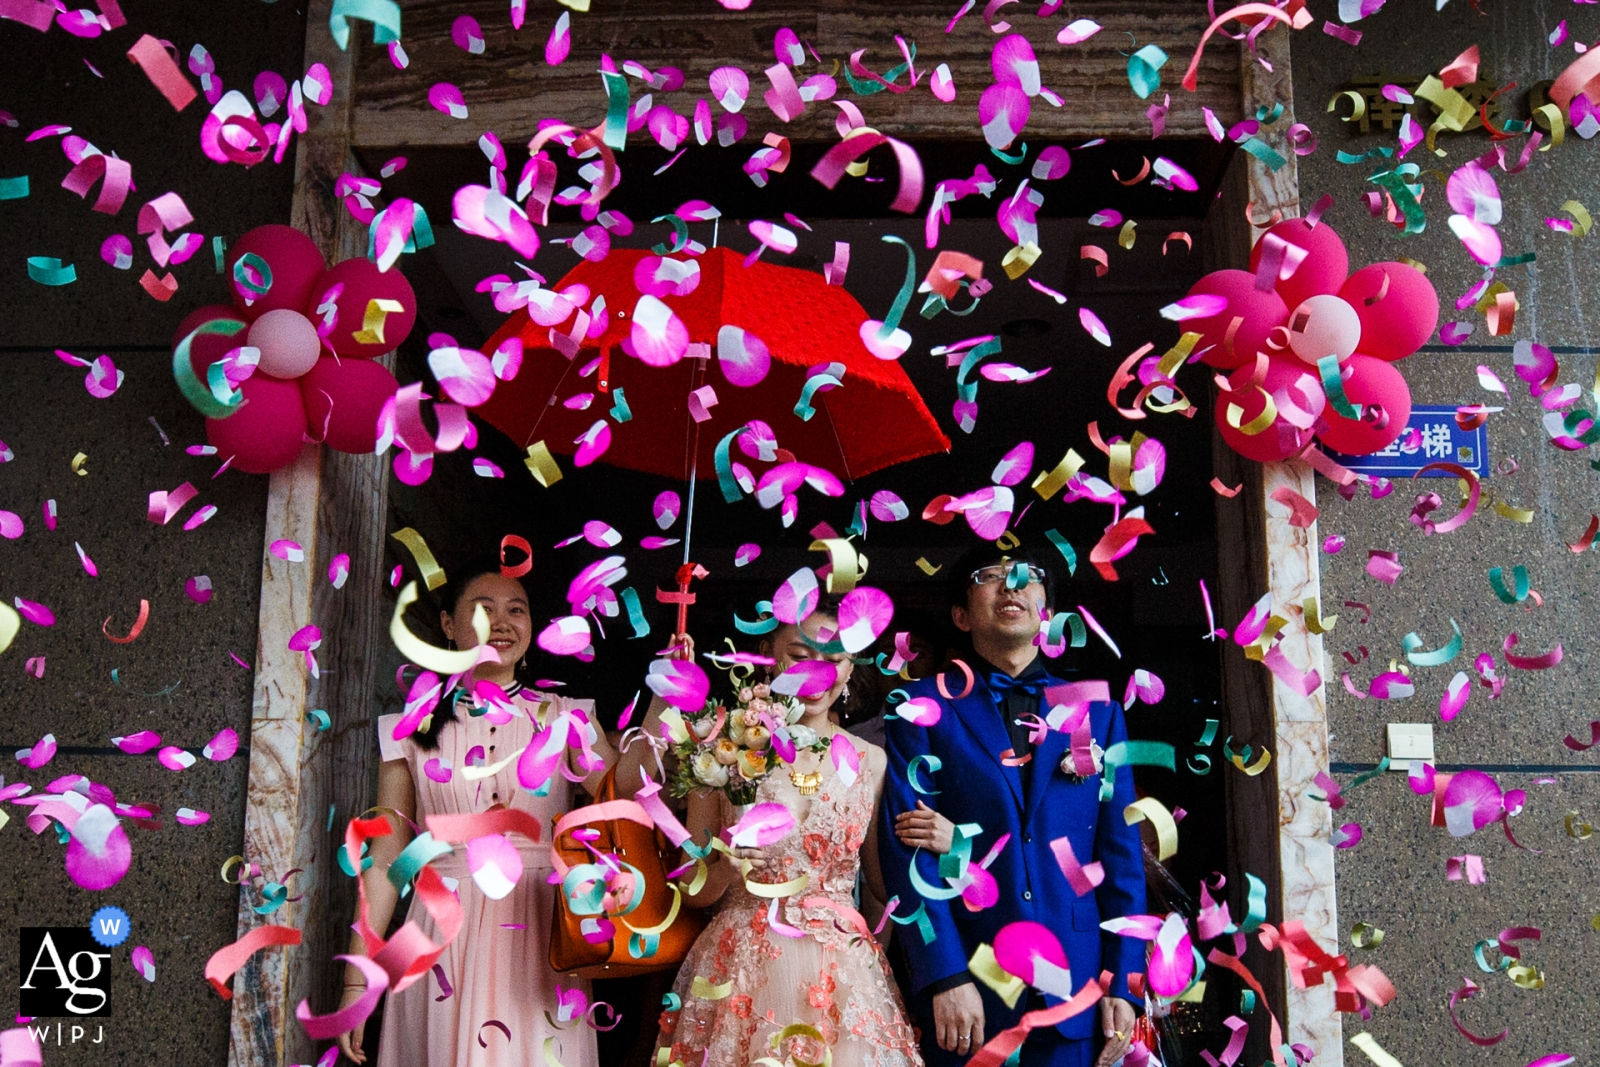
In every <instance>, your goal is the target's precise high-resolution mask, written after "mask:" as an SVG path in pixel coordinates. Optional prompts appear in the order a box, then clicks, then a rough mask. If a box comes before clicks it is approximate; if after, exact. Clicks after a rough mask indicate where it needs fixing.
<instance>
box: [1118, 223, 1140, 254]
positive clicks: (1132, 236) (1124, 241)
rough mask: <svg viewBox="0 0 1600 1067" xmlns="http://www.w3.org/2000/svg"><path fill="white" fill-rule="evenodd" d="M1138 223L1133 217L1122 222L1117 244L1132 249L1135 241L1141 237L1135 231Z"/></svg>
mask: <svg viewBox="0 0 1600 1067" xmlns="http://www.w3.org/2000/svg"><path fill="white" fill-rule="evenodd" d="M1137 225H1139V224H1138V223H1137V222H1134V221H1133V220H1132V219H1129V220H1128V221H1127V222H1124V223H1123V224H1122V229H1120V230H1118V231H1117V244H1119V245H1121V246H1122V247H1123V248H1126V249H1130V250H1131V249H1132V248H1133V242H1134V241H1137V240H1138V239H1139V235H1138V234H1137V233H1135V232H1134V227H1135V226H1137Z"/></svg>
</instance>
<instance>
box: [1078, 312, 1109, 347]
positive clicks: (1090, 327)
mask: <svg viewBox="0 0 1600 1067" xmlns="http://www.w3.org/2000/svg"><path fill="white" fill-rule="evenodd" d="M1078 322H1079V323H1080V324H1081V325H1082V326H1083V328H1084V329H1085V330H1086V331H1088V333H1089V336H1090V337H1093V338H1094V339H1095V340H1096V341H1099V342H1100V343H1101V344H1103V345H1105V346H1106V347H1107V348H1110V347H1111V331H1110V330H1107V329H1106V324H1105V323H1103V322H1101V321H1100V316H1099V315H1096V314H1095V313H1094V312H1092V311H1090V310H1089V309H1088V308H1086V307H1080V308H1079V309H1078Z"/></svg>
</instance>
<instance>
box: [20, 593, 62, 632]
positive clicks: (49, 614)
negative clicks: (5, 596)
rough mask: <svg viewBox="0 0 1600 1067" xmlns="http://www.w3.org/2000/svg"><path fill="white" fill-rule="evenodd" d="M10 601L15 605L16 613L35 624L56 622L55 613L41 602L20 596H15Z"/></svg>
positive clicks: (52, 624)
mask: <svg viewBox="0 0 1600 1067" xmlns="http://www.w3.org/2000/svg"><path fill="white" fill-rule="evenodd" d="M12 603H13V604H15V605H16V608H17V611H18V613H20V614H21V615H22V617H23V618H24V619H27V620H28V621H29V622H31V623H33V624H34V625H35V626H54V625H55V624H56V613H55V612H53V611H51V610H50V609H49V608H47V607H45V606H44V605H43V604H40V603H38V602H36V601H32V600H24V599H22V598H21V597H15V598H14V599H13V600H12Z"/></svg>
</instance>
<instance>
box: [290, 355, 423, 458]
mask: <svg viewBox="0 0 1600 1067" xmlns="http://www.w3.org/2000/svg"><path fill="white" fill-rule="evenodd" d="M295 384H296V385H298V386H299V387H300V396H301V398H302V399H303V400H304V401H305V409H306V423H307V426H308V429H309V432H310V434H311V436H312V437H316V438H320V439H321V440H322V441H323V442H324V443H325V444H327V445H328V446H329V447H330V448H335V449H337V450H338V451H340V452H355V453H363V452H371V451H372V450H373V449H375V448H376V447H377V444H378V413H379V412H380V411H382V410H383V405H384V404H385V403H387V402H388V400H389V398H390V397H392V396H394V394H395V392H396V391H397V390H398V389H399V388H400V383H399V382H397V381H395V377H394V375H393V374H390V373H389V369H388V368H387V367H385V366H384V365H383V364H381V363H374V362H372V361H370V360H365V359H346V360H342V361H341V360H337V359H335V358H333V357H332V356H323V357H322V358H321V359H319V360H317V365H316V366H314V367H312V368H311V370H310V371H308V372H307V373H306V374H305V375H304V376H303V377H301V378H300V380H299V381H297V382H296V383H295Z"/></svg>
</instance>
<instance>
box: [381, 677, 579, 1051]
mask: <svg viewBox="0 0 1600 1067" xmlns="http://www.w3.org/2000/svg"><path fill="white" fill-rule="evenodd" d="M513 699H514V701H515V702H516V704H517V706H518V708H519V709H521V710H522V711H523V712H524V713H525V714H524V715H518V716H515V717H513V718H512V720H511V721H510V722H507V723H504V724H502V725H495V724H494V723H492V722H490V721H489V719H488V717H487V716H480V717H472V716H469V715H468V714H467V712H466V706H465V704H463V705H462V707H461V708H460V709H459V710H458V711H457V713H456V720H455V721H454V722H451V723H448V724H446V725H445V727H444V729H442V730H441V731H440V732H439V747H438V748H436V749H432V750H426V749H422V748H419V747H418V746H417V745H415V744H413V743H412V740H411V738H406V739H405V740H403V741H398V742H397V741H395V740H393V732H394V724H395V722H396V721H397V720H398V718H399V716H396V715H384V716H382V717H380V718H379V719H378V740H379V746H380V749H381V753H382V756H383V759H384V760H392V759H403V760H405V761H406V763H407V764H408V765H409V766H410V768H411V778H412V781H413V782H415V783H416V790H417V811H416V816H415V817H416V821H417V823H418V824H419V825H425V824H424V822H423V820H424V819H425V818H426V817H427V816H429V815H460V814H470V813H472V812H480V811H486V810H488V809H489V808H491V807H493V806H494V805H496V804H503V805H506V806H509V807H512V808H515V809H517V810H518V811H526V812H528V813H530V814H531V815H533V816H534V817H535V818H537V819H538V820H539V821H540V823H541V824H542V825H543V828H544V831H545V839H544V843H542V844H534V843H533V842H531V841H529V840H527V839H526V838H524V837H522V836H520V835H513V836H512V838H511V840H512V841H513V842H514V843H515V844H516V846H517V850H518V851H519V852H520V853H521V854H522V863H523V871H522V878H521V880H520V881H518V882H517V886H516V888H515V889H513V890H512V891H511V892H510V893H509V894H508V895H507V896H505V897H504V898H502V899H500V900H492V899H490V898H489V897H486V896H484V895H483V893H482V892H481V891H480V890H479V889H478V886H477V883H475V882H474V881H473V880H472V875H471V873H470V872H469V871H468V870H467V857H466V849H465V848H464V847H463V846H457V848H456V850H455V851H454V852H453V853H450V854H449V855H446V856H441V857H440V858H439V859H437V860H435V861H434V862H433V868H434V869H435V870H437V871H438V872H439V873H440V874H441V875H443V876H444V878H445V884H446V885H454V887H455V890H456V893H457V895H458V896H459V897H460V898H461V907H462V911H463V912H464V913H465V921H464V922H463V924H462V927H461V933H460V934H458V935H457V936H456V939H455V940H454V941H452V942H451V943H450V946H449V947H448V948H447V949H445V953H444V955H443V956H442V957H440V959H439V963H440V964H441V965H443V967H444V972H445V976H446V977H447V978H448V979H449V981H450V984H451V986H452V987H454V990H455V992H454V993H452V994H451V995H450V996H449V997H446V998H444V999H442V1000H441V999H438V998H439V996H440V994H441V993H442V992H443V990H442V989H441V988H440V987H439V983H438V979H437V977H436V976H434V975H430V976H429V977H428V978H427V979H426V980H424V981H420V982H417V983H416V984H414V985H412V986H410V987H409V988H407V989H405V990H403V991H401V992H399V993H395V994H391V995H390V996H389V1000H388V1003H387V1004H386V1005H385V1009H384V1015H383V1039H382V1042H381V1045H380V1048H379V1053H378V1067H469V1065H470V1067H512V1065H518V1067H521V1065H524V1064H530V1063H543V1062H545V1060H544V1058H543V1048H544V1039H545V1038H546V1037H553V1038H555V1046H554V1048H553V1049H552V1050H551V1051H552V1052H554V1053H555V1054H556V1058H557V1059H558V1060H559V1061H560V1062H561V1063H563V1064H565V1065H566V1067H597V1064H598V1063H599V1059H598V1056H597V1055H596V1052H595V1038H594V1030H593V1029H591V1028H590V1027H589V1025H588V1024H587V1023H585V1022H583V1021H582V1020H579V1021H578V1022H577V1023H576V1024H572V1023H568V1024H564V1028H562V1029H557V1028H556V1027H555V1026H552V1025H551V1024H550V1022H548V1021H547V1020H546V1018H545V1013H546V1012H549V1013H550V1015H551V1016H552V1017H554V1016H556V1013H557V1010H558V1002H557V994H556V986H557V984H558V983H559V984H560V985H561V987H562V988H563V989H572V988H574V987H576V988H578V989H581V990H582V991H583V993H584V996H585V997H587V996H588V995H589V983H588V981H586V980H584V979H579V978H569V977H566V976H564V975H557V974H555V973H554V972H553V971H551V970H550V917H551V911H552V910H553V909H554V907H555V898H554V896H553V894H554V893H556V892H557V888H556V887H555V886H552V885H549V884H548V883H547V882H546V881H545V878H546V876H547V875H549V874H550V873H551V871H552V870H553V868H552V866H551V864H550V845H549V831H550V827H551V826H552V825H553V821H554V820H555V819H557V818H559V817H560V816H561V815H563V814H564V813H566V812H567V811H568V810H570V809H571V808H572V805H573V800H572V786H571V785H570V784H569V783H568V782H567V780H566V779H565V778H563V777H561V775H560V774H557V775H556V776H555V777H554V778H553V779H552V783H551V786H550V795H549V796H546V797H536V796H534V795H532V794H531V793H529V792H527V791H526V790H524V789H522V788H521V787H520V786H519V785H518V784H517V765H516V761H515V760H513V761H512V762H511V763H510V764H509V765H508V766H506V767H505V768H504V769H502V770H500V771H499V772H498V773H496V774H494V775H493V776H491V777H488V778H482V779H479V780H478V781H468V780H467V779H466V778H465V777H463V776H462V774H461V768H463V767H465V766H466V765H467V754H468V753H469V752H470V751H471V750H472V749H473V748H474V747H476V746H482V748H483V752H482V754H481V757H480V758H478V759H477V760H476V762H477V763H479V764H490V765H492V764H495V763H498V762H500V761H501V760H503V759H505V758H506V757H507V756H509V755H511V754H512V753H514V752H516V751H517V750H518V749H520V748H522V747H523V746H524V745H526V744H528V742H529V741H531V740H532V739H533V736H534V733H535V732H536V727H535V725H534V723H533V721H532V719H531V718H530V717H531V716H536V715H537V714H538V710H539V706H540V702H541V701H550V702H552V704H553V705H556V706H554V707H552V708H551V709H549V710H548V711H547V717H548V715H550V714H553V713H554V712H555V711H557V710H560V706H561V705H560V704H559V703H558V702H566V706H572V705H576V706H579V707H582V708H584V709H585V710H586V711H589V712H591V713H592V711H593V701H588V700H578V701H572V700H570V699H569V698H566V697H554V696H549V695H547V694H543V693H531V692H529V691H527V690H523V691H521V692H519V693H517V694H515V696H514V697H513ZM431 759H438V760H440V761H441V763H444V764H448V765H449V766H450V768H451V774H450V780H449V781H448V782H436V781H434V780H433V779H431V778H429V777H428V775H427V773H426V771H425V770H424V769H423V767H424V765H425V764H426V763H427V762H428V761H429V760H431ZM410 918H411V919H412V920H413V921H415V922H416V923H417V924H418V925H419V926H421V927H422V929H423V931H424V932H425V933H426V934H427V935H428V936H429V937H430V938H432V939H433V940H434V941H435V942H436V943H437V942H438V941H439V940H440V938H439V932H438V929H437V928H436V927H435V926H434V924H433V920H432V918H431V917H430V916H429V915H428V913H427V910H426V909H424V908H421V907H413V908H412V909H411V912H410ZM491 1019H498V1020H499V1021H500V1022H501V1023H503V1024H505V1026H506V1027H507V1028H508V1029H509V1030H510V1031H511V1037H510V1039H509V1040H507V1038H506V1035H505V1034H504V1033H502V1032H501V1031H500V1030H499V1028H498V1027H494V1026H490V1027H488V1028H487V1029H485V1028H484V1024H485V1023H487V1022H488V1021H489V1020H491ZM480 1036H481V1038H482V1040H483V1041H484V1042H485V1044H486V1045H487V1046H488V1047H487V1048H485V1047H484V1046H483V1045H480V1044H479V1043H478V1042H479V1038H480Z"/></svg>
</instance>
